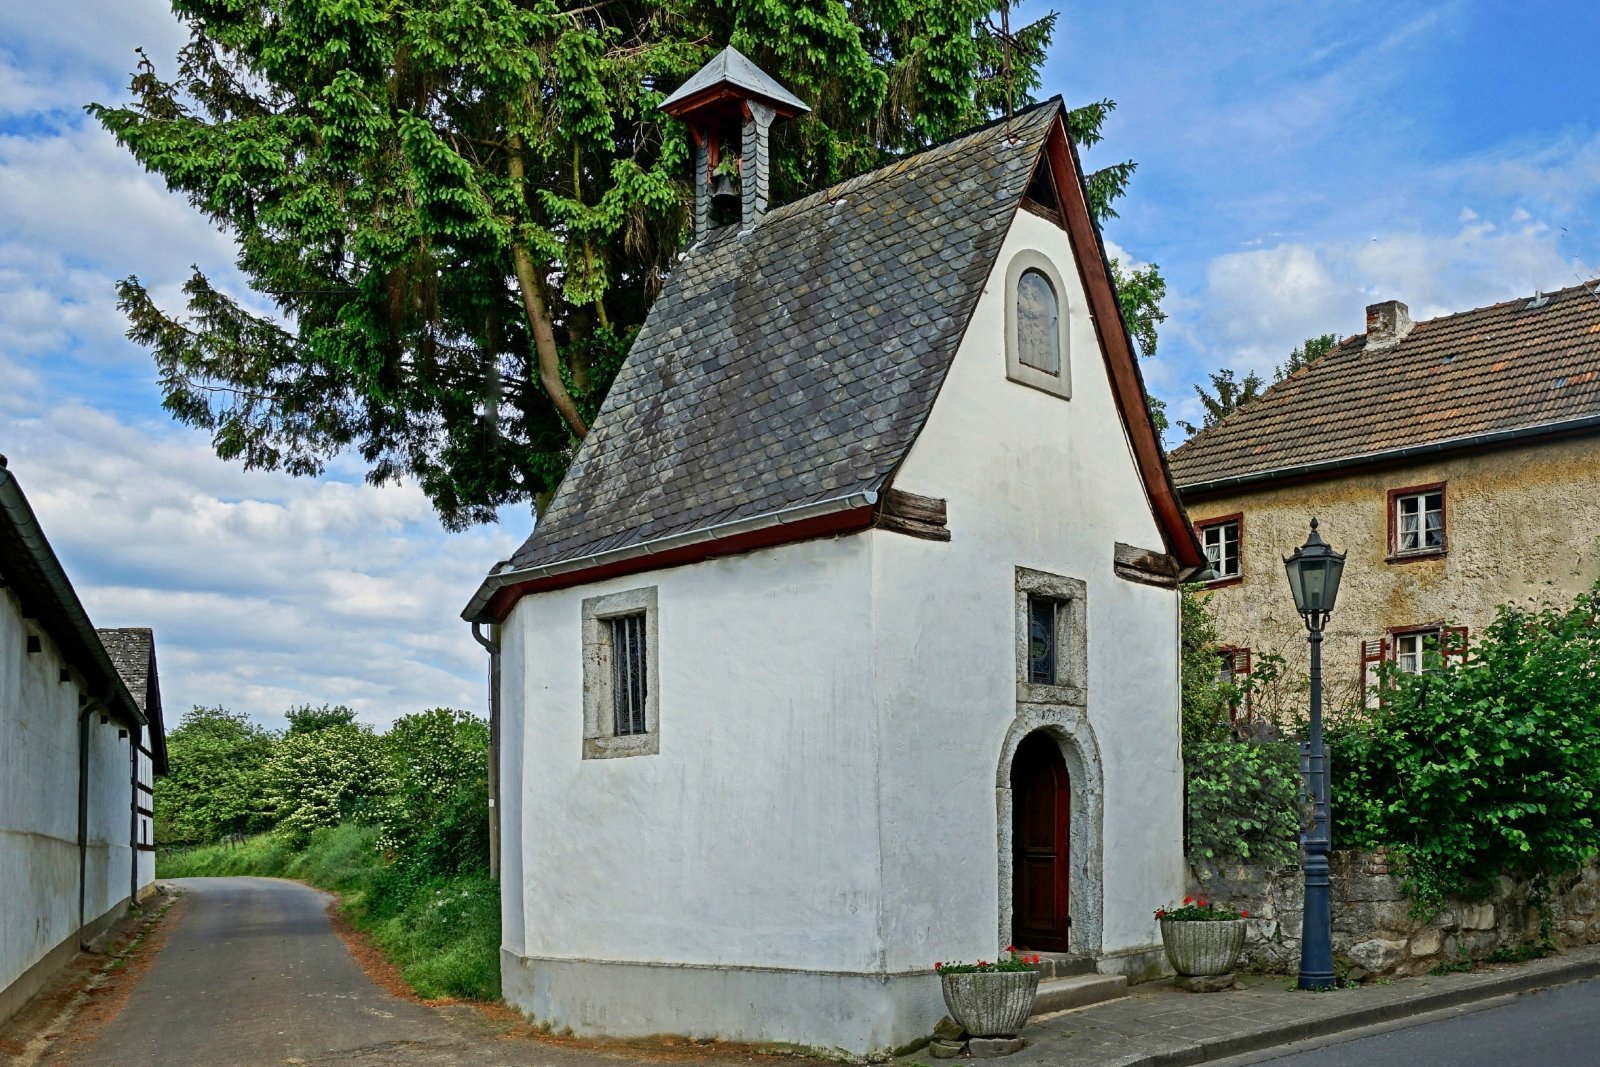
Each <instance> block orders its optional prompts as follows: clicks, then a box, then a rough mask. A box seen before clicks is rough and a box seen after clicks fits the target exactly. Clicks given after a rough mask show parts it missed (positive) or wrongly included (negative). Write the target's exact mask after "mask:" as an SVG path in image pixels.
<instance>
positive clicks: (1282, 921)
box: [1190, 850, 1600, 980]
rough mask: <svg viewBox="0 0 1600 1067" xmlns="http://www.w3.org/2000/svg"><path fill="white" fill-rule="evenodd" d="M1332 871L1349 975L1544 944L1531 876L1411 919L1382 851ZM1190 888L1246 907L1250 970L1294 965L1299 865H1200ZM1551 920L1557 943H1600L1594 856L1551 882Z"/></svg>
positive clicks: (1599, 868) (1337, 936) (1338, 859)
mask: <svg viewBox="0 0 1600 1067" xmlns="http://www.w3.org/2000/svg"><path fill="white" fill-rule="evenodd" d="M1331 868H1332V869H1331V877H1332V889H1333V949H1334V956H1335V959H1336V960H1337V961H1339V962H1340V963H1342V964H1343V965H1344V966H1346V967H1348V968H1349V970H1350V976H1351V977H1352V978H1355V979H1358V980H1359V979H1363V978H1367V977H1388V976H1394V975H1413V974H1425V973H1427V972H1428V971H1430V970H1432V969H1433V968H1434V967H1436V966H1438V965H1439V964H1441V963H1455V962H1458V961H1460V960H1462V959H1463V958H1470V959H1476V960H1481V959H1483V958H1485V957H1487V956H1489V955H1491V954H1492V953H1494V952H1496V951H1497V950H1513V949H1517V948H1519V947H1520V946H1522V945H1524V944H1526V943H1527V942H1530V941H1532V942H1538V941H1539V940H1540V935H1541V930H1540V926H1541V921H1542V920H1541V915H1540V910H1539V908H1538V907H1537V906H1536V903H1535V901H1534V899H1533V892H1532V888H1531V886H1530V885H1529V884H1528V882H1527V881H1519V880H1515V879H1512V878H1505V877H1502V878H1499V879H1497V880H1496V882H1495V885H1494V888H1493V889H1492V890H1491V892H1490V893H1489V894H1488V895H1487V896H1485V897H1483V898H1480V899H1466V900H1460V899H1452V900H1447V901H1445V903H1444V905H1443V907H1441V908H1440V909H1439V911H1438V913H1437V914H1435V915H1433V916H1432V917H1428V918H1417V917H1415V916H1413V914H1412V909H1411V901H1410V900H1409V899H1407V897H1406V896H1405V894H1404V893H1403V892H1402V891H1401V878H1400V875H1399V873H1398V872H1397V871H1396V870H1395V868H1394V864H1393V863H1391V860H1390V857H1389V856H1388V855H1387V854H1386V853H1384V852H1383V851H1382V850H1378V851H1374V852H1336V853H1334V854H1333V857H1332V864H1331ZM1190 892H1191V893H1193V894H1195V895H1196V896H1204V897H1210V898H1213V899H1215V900H1217V901H1226V902H1227V903H1229V904H1232V905H1234V906H1236V907H1240V908H1245V909H1247V910H1248V911H1249V912H1250V931H1249V935H1248V939H1247V941H1246V944H1245V963H1244V966H1245V967H1246V968H1248V969H1250V970H1256V971H1265V972H1270V973H1282V974H1293V973H1294V972H1295V971H1297V970H1298V969H1299V963H1300V922H1301V910H1302V907H1303V900H1304V886H1303V882H1302V876H1301V871H1300V868H1299V867H1264V866H1259V865H1244V864H1241V865H1227V866H1215V867H1212V866H1196V867H1194V868H1193V869H1192V872H1191V885H1190ZM1549 918H1550V921H1551V929H1550V939H1551V941H1553V942H1554V943H1555V944H1556V945H1557V946H1558V947H1562V948H1565V947H1569V946H1571V945H1575V944H1586V943H1592V942H1600V862H1596V861H1591V862H1590V863H1589V864H1588V865H1587V866H1586V867H1584V868H1583V869H1582V870H1581V871H1576V872H1573V873H1571V874H1568V875H1563V876H1561V877H1559V878H1557V879H1555V881H1554V883H1553V885H1552V886H1551V899H1550V901H1549Z"/></svg>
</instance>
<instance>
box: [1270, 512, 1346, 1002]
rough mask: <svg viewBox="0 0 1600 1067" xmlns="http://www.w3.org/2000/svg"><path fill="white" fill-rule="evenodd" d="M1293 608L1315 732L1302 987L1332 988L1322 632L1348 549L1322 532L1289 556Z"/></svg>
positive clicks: (1310, 758) (1310, 749) (1314, 532)
mask: <svg viewBox="0 0 1600 1067" xmlns="http://www.w3.org/2000/svg"><path fill="white" fill-rule="evenodd" d="M1283 569H1284V570H1285V571H1287V572H1288V575H1289V591H1290V592H1291V593H1293V594H1294V607H1295V610H1296V611H1298V612H1299V613H1300V618H1301V619H1303V620H1304V621H1305V624H1306V640H1307V641H1309V642H1310V644H1311V736H1310V738H1309V739H1308V743H1307V745H1306V750H1307V765H1308V769H1309V771H1310V778H1311V831H1310V832H1309V833H1308V834H1306V837H1305V849H1306V863H1305V882H1306V887H1305V909H1304V911H1303V912H1302V913H1301V927H1300V988H1301V989H1331V988H1333V985H1334V983H1335V982H1336V981H1337V979H1336V978H1335V977H1334V973H1333V909H1332V904H1331V902H1330V900H1329V894H1328V852H1329V850H1330V849H1331V848H1332V846H1333V842H1332V835H1331V832H1330V831H1331V826H1330V823H1329V812H1328V753H1327V750H1326V749H1325V748H1324V747H1323V744H1322V631H1323V628H1324V627H1326V626H1327V625H1328V616H1329V615H1330V614H1332V612H1333V602H1334V599H1335V598H1336V597H1338V595H1339V579H1340V578H1341V577H1342V576H1343V575H1344V553H1343V552H1335V551H1334V550H1333V547H1332V546H1331V545H1329V544H1328V543H1327V542H1326V541H1324V540H1323V539H1322V535H1321V534H1319V533H1317V520H1316V519H1312V520H1311V536H1310V537H1308V538H1306V543H1305V544H1303V545H1301V546H1300V547H1299V548H1297V549H1295V550H1294V554H1293V555H1291V556H1287V557H1285V559H1284V561H1283Z"/></svg>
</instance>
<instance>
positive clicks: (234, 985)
mask: <svg viewBox="0 0 1600 1067" xmlns="http://www.w3.org/2000/svg"><path fill="white" fill-rule="evenodd" d="M174 884H175V885H177V886H179V887H181V888H182V889H183V891H184V892H185V893H186V894H188V895H189V901H188V905H187V914H186V915H185V916H184V918H183V920H182V922H180V923H179V924H178V926H177V928H176V929H174V930H173V931H172V934H171V936H170V938H169V939H168V941H167V944H166V947H165V948H163V949H162V951H161V954H160V955H159V956H158V957H156V960H155V964H154V966H153V967H152V968H151V970H150V973H149V974H147V975H146V976H145V977H144V979H143V981H141V982H140V983H139V985H138V986H137V987H136V988H135V989H134V990H133V994H132V996H130V997H129V998H128V1003H127V1005H126V1006H125V1007H124V1008H123V1010H122V1012H121V1013H120V1014H119V1015H118V1016H117V1017H116V1018H115V1019H113V1020H111V1021H110V1022H109V1023H107V1024H106V1025H105V1027H104V1028H103V1029H102V1031H101V1033H100V1035H99V1037H98V1038H97V1040H96V1041H95V1042H94V1044H92V1045H90V1046H89V1047H88V1048H86V1049H84V1050H82V1051H81V1052H78V1053H77V1054H76V1056H75V1057H74V1059H73V1060H72V1061H71V1062H72V1063H73V1064H75V1065H82V1067H175V1065H180V1064H207V1065H211V1067H234V1065H240V1067H243V1065H249V1067H260V1065H262V1064H282V1063H286V1062H287V1063H306V1064H321V1063H340V1062H346V1061H354V1060H360V1062H363V1063H373V1062H377V1063H388V1062H396V1063H401V1062H405V1063H414V1062H433V1061H434V1060H435V1059H436V1058H437V1057H436V1054H437V1053H440V1052H442V1051H444V1049H445V1048H447V1047H449V1046H453V1045H456V1044H457V1043H458V1041H459V1035H458V1034H456V1033H455V1032H454V1031H453V1030H452V1029H451V1028H450V1027H449V1026H448V1025H447V1024H446V1023H445V1022H444V1021H443V1020H441V1019H440V1018H439V1016H438V1014H437V1013H436V1012H434V1011H433V1010H432V1009H430V1008H428V1007H427V1006H425V1005H422V1004H414V1003H411V1002H409V1001H405V1000H401V999H399V998H398V997H393V996H390V995H389V994H388V993H385V992H384V991H383V990H382V989H380V988H379V987H378V986H377V985H375V984H374V983H373V982H372V981H371V980H370V979H369V978H367V976H366V974H365V973H364V972H363V971H362V970H361V968H360V966H358V965H357V964H356V961H355V960H354V958H352V957H351V955H350V953H349V952H348V951H347V950H346V949H345V947H344V942H343V941H341V940H340V938H339V935H338V934H337V933H335V932H334V930H333V927H332V925H331V924H330V923H329V922H328V918H327V915H326V914H325V912H324V909H326V907H327V905H328V900H329V898H328V897H327V896H325V895H324V894H322V893H319V892H317V891H316V890H314V889H310V888H308V887H306V886H303V885H300V884H298V883H296V882H285V881H278V880H276V879H270V878H186V879H178V880H176V881H175V882H174Z"/></svg>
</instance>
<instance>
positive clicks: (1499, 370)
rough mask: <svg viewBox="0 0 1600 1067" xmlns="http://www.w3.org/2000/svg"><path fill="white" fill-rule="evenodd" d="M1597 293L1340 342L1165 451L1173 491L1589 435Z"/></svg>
mask: <svg viewBox="0 0 1600 1067" xmlns="http://www.w3.org/2000/svg"><path fill="white" fill-rule="evenodd" d="M1597 291H1600V285H1596V284H1590V285H1575V286H1573V287H1572V288H1570V289H1563V290H1561V291H1559V292H1555V293H1548V294H1546V296H1545V300H1546V302H1545V303H1543V304H1542V305H1541V306H1539V307H1536V308H1535V307H1530V306H1529V305H1530V304H1531V303H1532V302H1533V301H1532V298H1530V297H1519V298H1518V299H1516V300H1508V301H1506V302H1504V303H1501V304H1493V305H1491V306H1489V307H1484V308H1478V309H1476V310H1474V311H1463V312H1461V313H1459V314H1455V315H1445V316H1443V317H1441V318H1437V319H1429V320H1427V321H1426V322H1419V323H1417V324H1416V325H1415V326H1414V327H1413V328H1412V329H1411V332H1410V333H1408V334H1407V335H1406V336H1405V337H1404V338H1402V339H1401V340H1400V341H1399V342H1398V343H1396V344H1394V345H1392V346H1390V347H1387V348H1382V349H1378V350H1374V351H1370V352H1369V351H1367V339H1366V336H1365V335H1357V336H1355V337H1351V338H1347V339H1346V340H1345V341H1343V342H1341V343H1340V344H1339V345H1338V346H1337V347H1336V348H1334V349H1333V350H1332V351H1331V352H1329V353H1327V354H1326V355H1324V356H1323V357H1322V358H1321V359H1318V360H1317V361H1316V362H1315V363H1312V364H1311V365H1310V366H1309V367H1305V368H1302V369H1301V370H1299V371H1296V372H1295V373H1294V374H1292V375H1290V376H1289V377H1288V378H1286V379H1284V380H1283V381H1281V382H1279V383H1278V384H1276V385H1274V386H1273V387H1272V388H1271V389H1269V390H1267V391H1266V392H1265V393H1264V394H1262V396H1261V397H1259V398H1258V399H1257V400H1255V401H1253V402H1252V403H1250V404H1248V405H1246V406H1245V407H1243V408H1240V409H1239V410H1238V411H1235V412H1234V413H1233V414H1232V415H1229V416H1228V417H1227V418H1225V419H1223V420H1222V421H1221V422H1219V423H1217V424H1216V425H1215V426H1212V427H1210V428H1208V429H1206V430H1203V431H1201V432H1200V433H1198V434H1196V435H1195V436H1194V437H1193V438H1191V439H1190V440H1189V441H1187V442H1185V443H1184V444H1183V445H1182V446H1181V447H1179V448H1178V449H1177V450H1175V451H1174V452H1173V453H1172V455H1171V456H1170V457H1169V462H1170V464H1171V467H1172V474H1173V478H1174V480H1175V481H1176V482H1177V483H1178V487H1179V489H1180V490H1182V491H1185V492H1189V493H1194V492H1197V491H1203V490H1207V489H1219V488H1222V487H1223V486H1224V485H1228V484H1234V483H1236V482H1237V483H1245V484H1248V483H1260V482H1268V481H1272V480H1275V479H1277V478H1279V477H1290V476H1294V475H1297V474H1308V473H1313V472H1315V471H1317V470H1319V469H1324V468H1344V467H1348V466H1351V465H1355V464H1358V463H1360V462H1362V461H1363V460H1368V459H1377V458H1379V457H1382V456H1383V455H1385V454H1387V453H1394V452H1398V451H1401V450H1404V449H1408V448H1416V447H1427V448H1437V447H1440V446H1441V445H1443V446H1446V447H1449V446H1452V445H1462V446H1466V445H1469V444H1472V443H1477V440H1476V439H1480V438H1483V437H1485V436H1486V435H1491V434H1502V435H1505V436H1511V435H1513V434H1520V433H1524V432H1528V431H1534V432H1537V431H1538V430H1539V429H1540V428H1549V429H1556V428H1557V427H1558V424H1563V423H1569V422H1573V421H1576V420H1582V419H1594V420H1595V423H1596V427H1595V428H1596V429H1600V295H1597Z"/></svg>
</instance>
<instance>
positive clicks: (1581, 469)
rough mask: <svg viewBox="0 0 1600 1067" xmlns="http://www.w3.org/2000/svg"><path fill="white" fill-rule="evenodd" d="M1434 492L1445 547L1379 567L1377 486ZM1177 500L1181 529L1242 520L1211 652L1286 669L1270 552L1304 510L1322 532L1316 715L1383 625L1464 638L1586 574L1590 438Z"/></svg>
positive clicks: (1298, 530)
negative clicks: (1218, 647)
mask: <svg viewBox="0 0 1600 1067" xmlns="http://www.w3.org/2000/svg"><path fill="white" fill-rule="evenodd" d="M1435 482H1444V483H1446V488H1445V509H1446V512H1447V519H1446V538H1447V542H1448V544H1449V549H1450V550H1449V552H1448V553H1447V554H1445V555H1442V556H1437V557H1432V558H1428V559H1416V560H1410V561H1408V562H1405V563H1403V564H1402V563H1391V562H1389V560H1388V556H1389V535H1388V519H1387V515H1388V511H1387V509H1388V499H1389V497H1388V491H1389V490H1390V489H1399V488H1402V487H1405V486H1413V485H1423V484H1431V483H1435ZM1184 504H1185V506H1186V507H1187V508H1188V510H1189V517H1190V518H1192V519H1193V520H1194V521H1195V522H1197V523H1199V522H1204V521H1205V520H1207V519H1212V518H1218V517H1221V516H1224V515H1231V514H1235V513H1240V514H1243V516H1244V538H1243V544H1242V546H1241V552H1242V558H1243V568H1242V569H1243V574H1242V576H1241V580H1240V581H1239V582H1238V583H1237V584H1233V585H1227V586H1222V587H1219V588H1217V589H1216V590H1215V591H1214V592H1213V593H1212V595H1211V598H1210V605H1211V608H1212V610H1213V612H1214V613H1215V616H1216V621H1217V633H1218V636H1219V638H1220V639H1221V641H1222V642H1223V643H1224V644H1227V645H1234V646H1241V647H1249V648H1251V649H1252V650H1254V652H1255V654H1256V656H1257V657H1258V658H1259V657H1260V656H1261V655H1262V654H1263V653H1267V652H1276V653H1279V654H1281V655H1283V656H1285V657H1286V658H1287V659H1288V661H1289V664H1290V668H1291V671H1292V672H1294V673H1298V672H1301V671H1304V670H1305V666H1306V635H1305V626H1304V624H1303V623H1302V622H1301V621H1300V616H1298V615H1296V614H1295V610H1294V602H1293V600H1291V599H1290V597H1289V589H1288V587H1287V586H1286V585H1285V584H1284V579H1283V562H1282V561H1283V557H1284V556H1285V555H1286V554H1288V552H1289V550H1290V549H1291V548H1293V547H1294V546H1295V545H1298V544H1300V543H1301V542H1302V541H1304V540H1305V539H1306V522H1307V520H1309V519H1310V517H1311V516H1313V515H1315V516H1317V518H1318V519H1319V520H1320V522H1321V533H1322V536H1323V537H1325V538H1327V540H1328V541H1329V543H1331V544H1332V545H1333V546H1334V547H1335V548H1337V549H1339V550H1340V551H1343V552H1347V553H1348V554H1349V562H1347V563H1346V564H1345V570H1344V583H1343V584H1342V585H1341V586H1340V587H1339V610H1338V611H1336V612H1334V613H1333V617H1332V618H1331V619H1330V620H1329V622H1328V630H1327V637H1326V640H1325V641H1324V642H1323V646H1322V657H1323V660H1322V670H1323V674H1322V682H1323V687H1324V692H1325V694H1326V696H1327V699H1328V704H1327V706H1328V708H1329V710H1330V712H1331V711H1333V710H1335V709H1337V708H1338V707H1339V706H1340V705H1341V703H1342V702H1343V701H1345V700H1347V699H1349V698H1351V697H1352V696H1353V695H1354V694H1355V693H1356V692H1357V690H1358V688H1359V685H1360V678H1361V669H1360V668H1361V642H1363V641H1368V640H1372V639H1374V638H1379V637H1382V636H1383V635H1384V633H1385V632H1386V631H1387V630H1388V629H1389V628H1390V627H1404V626H1424V625H1429V624H1436V623H1440V622H1446V621H1448V622H1451V623H1454V624H1457V625H1461V626H1467V627H1469V628H1470V629H1471V636H1472V638H1473V639H1476V638H1477V636H1478V634H1479V632H1480V631H1481V630H1482V629H1483V628H1484V627H1485V626H1487V625H1488V623H1489V622H1490V621H1491V620H1493V618H1494V613H1495V607H1496V606H1497V605H1500V604H1505V603H1511V602H1526V601H1528V600H1530V599H1532V600H1555V601H1560V600H1567V599H1570V598H1571V597H1572V596H1573V595H1574V594H1576V593H1580V592H1582V591H1584V590H1586V589H1588V588H1589V586H1590V585H1591V584H1592V583H1593V582H1594V581H1595V579H1596V577H1597V576H1600V540H1597V539H1596V538H1595V535H1594V531H1595V530H1596V529H1597V528H1600V437H1596V436H1588V437H1581V438H1569V439H1566V440H1563V441H1557V442H1546V443H1541V444H1537V445H1529V446H1525V447H1520V448H1505V449H1497V450H1494V451H1489V452H1478V453H1472V454H1466V455H1455V456H1439V457H1434V458H1432V459H1429V460H1425V461H1419V462H1417V463H1415V464H1414V465H1412V466H1409V467H1399V468H1392V469H1387V470H1381V471H1359V472H1356V473H1351V474H1341V475H1338V476H1335V477H1328V478H1324V479H1320V480H1317V481H1311V482H1297V483H1294V484H1292V485H1277V486H1268V487H1266V488H1262V489H1258V490H1255V491H1252V492H1239V493H1236V494H1232V495H1228V496H1218V497H1212V498H1208V499H1204V500H1197V499H1195V498H1194V497H1192V496H1190V495H1187V494H1186V495H1185V497H1184Z"/></svg>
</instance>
